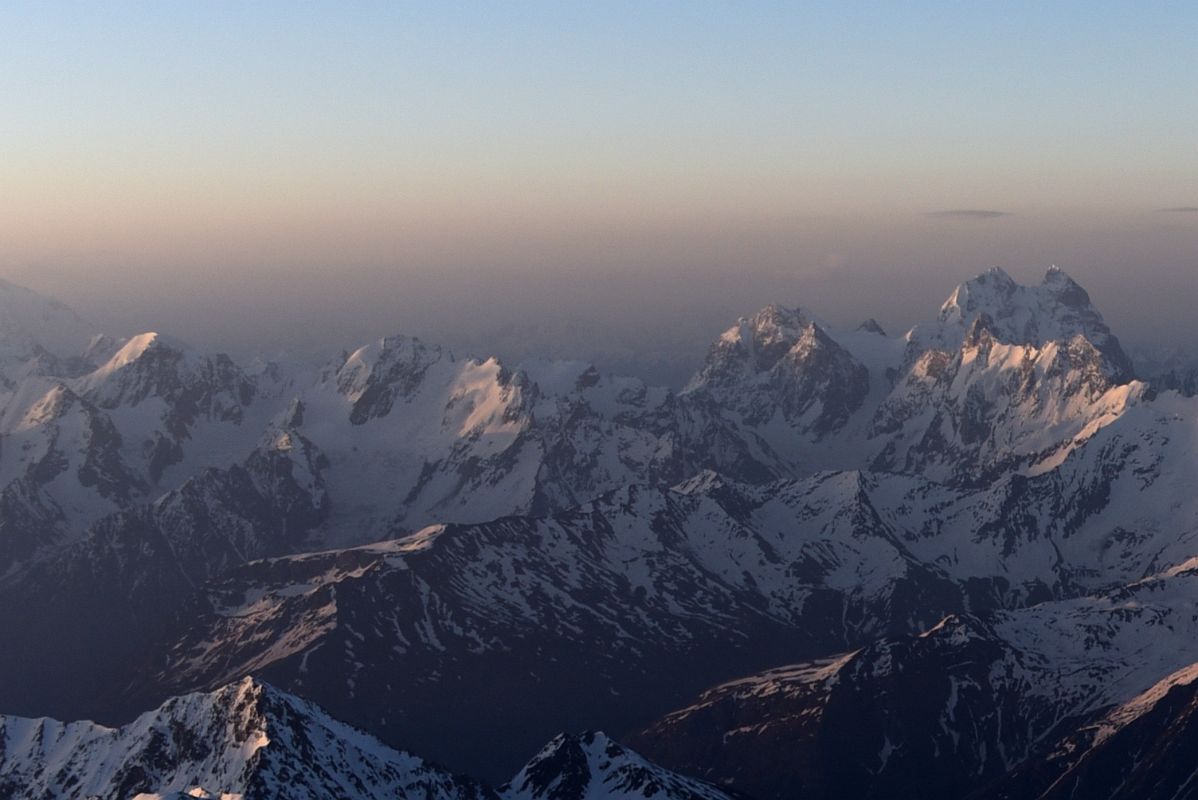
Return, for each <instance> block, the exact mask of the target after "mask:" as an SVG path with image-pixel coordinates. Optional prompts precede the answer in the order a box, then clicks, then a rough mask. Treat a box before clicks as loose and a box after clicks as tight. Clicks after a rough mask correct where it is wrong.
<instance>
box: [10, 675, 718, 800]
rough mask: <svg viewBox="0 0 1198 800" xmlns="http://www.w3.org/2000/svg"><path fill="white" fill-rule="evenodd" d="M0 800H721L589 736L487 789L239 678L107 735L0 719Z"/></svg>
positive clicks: (83, 726) (550, 750)
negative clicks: (135, 799) (503, 783)
mask: <svg viewBox="0 0 1198 800" xmlns="http://www.w3.org/2000/svg"><path fill="white" fill-rule="evenodd" d="M0 796H2V797H4V798H6V800H128V798H133V797H140V798H144V800H150V798H155V800H163V799H164V798H169V799H170V800H189V799H190V798H237V799H238V800H278V799H279V798H287V800H342V799H345V800H348V799H349V798H353V800H383V799H384V798H386V800H649V798H653V799H654V800H730V796H729V795H728V794H726V793H724V792H722V791H720V790H719V789H717V788H716V787H714V786H712V785H710V784H707V783H704V782H702V781H698V780H694V779H691V778H686V777H683V776H681V775H678V774H675V773H673V772H670V771H669V770H666V769H662V768H661V767H659V766H657V765H655V764H652V763H650V762H649V761H647V760H645V759H644V758H641V757H640V756H638V755H637V754H636V753H634V752H632V751H631V750H628V749H626V748H624V747H622V746H621V745H620V744H618V743H617V742H615V741H614V740H612V739H610V738H608V737H607V736H606V735H605V734H602V733H586V734H583V735H581V736H577V737H574V736H559V737H557V738H555V739H554V740H553V741H552V742H550V743H549V744H547V745H546V746H545V747H544V748H542V749H541V751H540V752H539V753H538V754H537V755H536V756H535V757H534V758H533V759H532V760H531V761H529V762H528V764H527V765H526V766H525V767H524V768H523V769H522V770H521V771H520V772H519V774H517V775H516V777H515V778H513V779H512V780H511V781H510V783H508V784H507V785H506V786H505V787H504V788H503V789H501V790H500V792H496V791H494V790H493V789H491V788H490V787H489V786H487V785H486V784H484V783H481V782H479V781H476V780H473V779H471V778H467V777H463V776H458V775H453V774H450V773H449V772H447V771H445V770H444V769H441V768H440V767H437V766H435V765H433V764H430V763H429V762H427V761H425V760H424V759H422V758H420V757H418V756H415V755H412V754H410V753H406V752H402V751H397V750H394V749H392V748H390V747H388V746H386V745H384V744H383V743H382V742H380V741H379V740H378V739H375V738H374V737H373V736H370V735H369V734H367V733H364V732H363V731H360V730H358V729H356V728H353V727H351V726H349V725H346V724H344V723H342V722H338V721H337V720H335V719H333V718H332V717H330V716H329V715H328V714H327V713H325V712H324V711H323V710H322V709H320V708H319V707H317V706H315V705H313V704H312V703H310V702H308V701H306V700H301V699H300V698H298V697H295V696H293V695H290V694H287V693H285V692H280V691H278V690H277V689H274V688H272V687H271V686H269V685H267V684H265V683H262V682H261V681H258V680H256V679H254V678H249V677H247V678H243V679H241V680H239V681H237V682H235V683H231V684H229V685H226V686H223V687H221V688H219V689H217V690H215V691H212V692H208V693H193V694H187V695H181V696H177V697H173V698H171V699H169V700H167V701H166V702H165V703H163V704H162V705H161V706H159V707H158V708H157V709H155V710H153V711H149V712H146V713H144V714H142V715H141V716H139V717H137V719H135V720H133V721H132V722H130V723H128V724H126V725H123V726H121V727H119V728H107V727H103V726H101V725H97V724H95V723H93V722H69V723H63V722H57V721H55V720H52V719H46V718H40V719H27V718H21V717H12V716H2V715H0Z"/></svg>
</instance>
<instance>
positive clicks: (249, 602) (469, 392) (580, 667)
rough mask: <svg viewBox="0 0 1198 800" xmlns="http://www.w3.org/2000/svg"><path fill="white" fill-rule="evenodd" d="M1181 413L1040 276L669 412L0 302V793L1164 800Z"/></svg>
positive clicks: (399, 363) (1056, 277) (1180, 620)
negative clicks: (127, 329) (249, 360)
mask: <svg viewBox="0 0 1198 800" xmlns="http://www.w3.org/2000/svg"><path fill="white" fill-rule="evenodd" d="M1170 374H1171V375H1172V376H1173V378H1176V374H1177V373H1176V371H1174V372H1172V373H1170ZM1179 389H1180V390H1181V391H1179ZM1184 389H1185V386H1184V382H1181V383H1179V382H1178V381H1176V380H1172V379H1162V378H1157V377H1156V376H1154V375H1153V374H1150V373H1149V372H1148V371H1146V369H1145V368H1144V367H1142V366H1140V365H1137V364H1136V363H1134V362H1133V360H1132V359H1131V358H1130V357H1129V356H1128V354H1127V353H1126V352H1125V351H1124V349H1123V347H1122V346H1121V345H1120V343H1119V340H1118V339H1117V338H1116V337H1115V335H1114V334H1113V333H1112V332H1111V331H1110V330H1109V328H1108V327H1107V326H1106V324H1105V323H1104V322H1103V319H1102V317H1101V315H1100V314H1099V313H1098V311H1097V310H1095V309H1094V307H1093V306H1092V305H1091V302H1090V299H1089V297H1088V296H1087V294H1086V292H1085V291H1084V290H1083V289H1082V288H1081V287H1080V286H1078V284H1077V283H1075V282H1074V281H1073V280H1072V279H1070V278H1069V277H1068V276H1067V275H1066V274H1065V273H1064V272H1062V271H1060V270H1057V269H1055V268H1054V269H1052V270H1050V271H1049V272H1048V274H1047V275H1046V276H1045V278H1044V280H1043V282H1042V283H1041V284H1039V285H1036V286H1023V285H1020V284H1018V283H1016V282H1015V281H1014V280H1012V279H1011V278H1010V277H1009V276H1008V275H1006V274H1005V273H1004V272H1002V271H1001V270H997V269H996V270H992V271H990V272H987V273H985V274H983V275H980V276H978V277H977V278H975V279H973V280H971V281H968V282H966V283H964V284H962V285H961V286H959V287H957V289H956V290H955V291H954V292H953V293H952V295H951V296H950V297H949V299H948V300H947V301H946V302H945V303H944V304H943V305H942V306H941V308H940V311H939V314H938V315H937V316H936V317H935V318H934V319H933V320H932V321H930V322H927V323H922V324H919V325H917V326H915V327H914V328H912V329H911V330H910V331H909V332H907V333H906V334H905V335H903V336H898V337H891V336H888V335H887V334H886V333H885V332H884V331H883V330H882V329H881V328H880V327H879V326H878V325H877V323H874V322H872V321H870V322H867V323H865V324H863V325H862V326H860V327H859V328H858V329H856V330H848V331H842V330H836V329H834V328H832V327H829V326H827V325H825V324H823V323H822V322H820V321H819V320H818V318H817V317H815V316H814V315H812V314H811V313H809V312H808V311H807V310H806V309H794V308H784V307H780V306H769V307H767V308H765V309H763V310H762V311H760V312H758V313H757V314H755V315H753V316H751V317H747V318H744V319H741V320H739V321H737V322H736V324H735V325H733V326H732V327H731V328H729V329H728V330H727V331H725V332H724V333H723V334H722V335H720V336H719V338H718V339H716V341H715V342H714V344H712V345H711V348H710V350H709V352H708V355H707V358H706V361H705V362H704V364H703V366H702V368H701V369H700V370H699V371H698V372H697V374H696V375H695V376H694V378H693V379H692V380H691V381H690V383H689V384H688V385H687V386H686V387H685V388H684V389H682V390H681V391H672V390H669V389H666V388H662V387H654V386H649V385H646V384H645V383H643V382H642V381H639V380H635V379H631V378H622V377H617V376H612V375H607V374H604V373H602V372H600V371H598V370H597V369H595V368H594V367H593V366H590V365H588V364H583V363H575V362H547V361H546V362H532V363H526V364H521V365H518V366H515V367H512V366H508V365H505V364H503V363H501V362H500V361H499V360H497V359H495V358H489V359H476V358H460V357H457V356H455V355H453V354H451V353H450V352H448V351H446V350H444V349H442V348H439V347H437V346H436V345H433V344H429V343H425V342H422V341H420V340H417V339H414V338H409V337H404V336H395V337H389V338H385V339H381V340H379V341H377V342H374V343H371V344H368V345H366V346H363V347H361V348H359V349H357V350H355V351H353V352H346V353H342V354H340V355H338V356H337V357H335V358H333V359H331V360H330V361H329V363H328V364H327V365H325V366H324V367H323V368H319V369H307V368H300V367H293V366H288V365H283V364H275V363H266V364H255V365H253V366H248V365H244V364H238V363H236V362H235V361H234V360H233V359H231V358H229V357H227V356H224V355H212V354H205V353H200V352H196V351H194V350H192V349H190V348H188V347H186V346H185V345H182V344H180V343H178V342H175V341H173V340H171V339H169V338H167V337H164V336H159V335H156V334H143V335H140V336H135V337H132V338H129V339H124V340H119V339H111V338H107V337H103V336H89V332H88V331H87V327H86V325H84V324H83V323H82V322H80V321H79V320H78V318H76V317H75V316H74V314H73V313H72V312H71V311H70V310H69V309H67V308H66V307H64V306H62V305H60V304H57V303H55V302H53V301H49V300H46V299H45V298H41V297H39V296H37V295H34V294H33V293H31V292H28V291H27V290H23V289H20V288H18V287H14V286H11V285H3V286H0V642H2V643H3V646H2V647H0V710H3V711H4V712H7V713H10V714H12V715H13V716H9V717H2V718H0V793H4V794H5V796H13V797H21V798H26V797H28V798H35V797H36V798H42V797H54V798H59V797H62V798H84V797H112V798H123V797H132V796H135V795H137V794H139V793H143V794H148V795H159V796H164V797H166V796H181V793H190V796H208V795H211V796H217V797H219V796H221V794H222V793H225V794H229V793H233V794H241V795H243V796H245V797H246V798H249V797H279V796H286V797H313V798H315V797H421V798H426V797H430V798H432V797H435V798H498V797H502V798H504V799H505V800H517V799H519V800H525V798H529V799H530V800H531V799H532V798H546V800H548V799H550V798H552V799H553V800H572V799H574V798H577V799H578V800H583V799H584V798H585V799H586V800H598V799H599V798H624V797H629V798H632V797H636V798H640V797H645V798H648V797H655V798H726V797H730V796H738V797H744V796H748V797H756V798H758V800H767V798H834V797H879V798H881V797H944V798H957V797H976V798H1022V797H1052V798H1057V797H1079V798H1080V797H1086V798H1093V797H1100V798H1101V797H1109V798H1119V797H1129V798H1130V797H1137V798H1139V797H1162V798H1163V797H1193V796H1198V775H1196V774H1195V771H1196V770H1198V761H1195V759H1194V757H1193V755H1194V753H1195V747H1198V733H1196V731H1198V727H1196V726H1195V720H1196V719H1198V714H1196V713H1195V711H1194V709H1195V708H1198V699H1196V692H1198V680H1196V679H1198V492H1195V488H1196V486H1198V466H1196V460H1195V454H1196V453H1198V399H1196V398H1194V397H1192V396H1189V393H1187V392H1186V391H1184ZM43 715H48V716H49V717H54V718H58V719H65V720H76V719H96V720H99V722H55V721H53V720H52V719H47V718H46V717H45V716H43ZM35 717H36V718H35ZM584 730H585V731H589V732H588V733H584V734H570V733H565V734H563V733H561V732H562V731H567V732H569V731H584ZM599 730H603V731H607V733H600V732H598V731H599ZM613 736H614V737H615V738H612V737H613ZM617 740H619V741H617ZM546 742H548V744H546ZM630 747H631V748H633V749H629V748H630ZM634 750H635V752H634ZM411 752H415V753H419V754H420V755H419V756H414V755H409V753H411ZM638 753H639V754H638ZM530 754H535V755H534V756H533V757H532V760H531V761H529V760H528V759H529V756H530ZM426 758H431V759H433V760H434V761H435V762H438V763H444V764H447V765H450V766H451V767H452V769H453V770H460V771H461V772H463V773H467V774H471V775H475V776H478V779H474V778H464V777H455V776H454V775H453V774H451V773H450V772H448V771H446V770H445V769H443V768H441V767H438V766H435V765H434V763H433V762H429V761H425V760H424V759H426ZM522 765H523V766H522ZM512 776H515V777H512ZM505 781H506V782H505ZM717 787H718V788H717Z"/></svg>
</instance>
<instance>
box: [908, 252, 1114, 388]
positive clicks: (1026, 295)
mask: <svg viewBox="0 0 1198 800" xmlns="http://www.w3.org/2000/svg"><path fill="white" fill-rule="evenodd" d="M982 315H986V316H987V317H989V319H990V320H991V329H992V332H993V333H994V335H995V338H997V339H998V340H999V341H1001V342H1005V343H1007V344H1023V345H1034V346H1037V347H1040V346H1043V345H1044V344H1046V343H1048V342H1053V341H1058V342H1059V341H1068V340H1070V339H1072V338H1073V337H1075V336H1078V335H1081V336H1083V337H1085V338H1086V339H1088V340H1089V341H1090V342H1091V343H1092V344H1093V345H1094V346H1095V347H1096V348H1097V349H1098V350H1099V351H1100V352H1101V353H1102V354H1103V357H1104V359H1105V364H1106V366H1107V368H1108V369H1109V371H1110V377H1111V378H1113V379H1115V380H1122V381H1125V380H1127V379H1129V378H1131V376H1132V373H1133V370H1132V366H1131V359H1129V358H1128V357H1127V354H1126V353H1125V352H1124V351H1123V348H1122V346H1121V345H1120V344H1119V340H1118V339H1117V338H1116V337H1115V336H1114V334H1112V333H1111V330H1110V328H1108V327H1107V325H1106V322H1104V321H1103V319H1102V315H1101V314H1099V313H1098V311H1097V309H1095V308H1094V306H1093V305H1091V303H1090V296H1089V294H1087V293H1086V290H1085V289H1083V288H1082V287H1081V286H1079V285H1078V284H1077V282H1076V281H1074V280H1073V279H1072V278H1070V277H1069V276H1068V275H1067V274H1065V272H1064V271H1063V270H1061V269H1058V268H1057V267H1051V268H1050V269H1049V270H1048V272H1047V273H1046V274H1045V276H1044V280H1043V281H1042V282H1041V283H1040V284H1039V285H1038V286H1024V285H1021V284H1019V283H1016V282H1015V280H1014V279H1013V278H1011V276H1010V275H1008V274H1007V273H1006V272H1004V271H1003V270H1002V269H1000V268H998V267H995V268H994V269H991V270H990V271H989V272H985V273H982V274H981V275H979V276H977V277H976V278H974V279H972V280H969V281H966V282H965V283H963V284H961V285H960V286H958V287H957V288H956V290H955V291H954V292H953V293H952V294H951V295H950V296H949V298H948V300H946V301H945V302H944V305H943V306H941V308H940V314H939V316H938V317H937V319H936V321H935V322H933V323H925V324H922V325H917V326H915V327H914V328H912V329H911V331H910V332H909V333H908V334H907V338H908V340H909V341H910V343H911V345H912V349H913V351H917V352H922V351H924V350H928V349H933V348H934V349H938V350H945V351H952V350H955V349H957V348H958V347H959V346H960V345H961V343H962V342H963V341H964V339H965V336H966V334H967V332H968V331H969V329H970V326H972V325H973V323H974V321H975V320H977V319H978V318H979V317H980V316H982Z"/></svg>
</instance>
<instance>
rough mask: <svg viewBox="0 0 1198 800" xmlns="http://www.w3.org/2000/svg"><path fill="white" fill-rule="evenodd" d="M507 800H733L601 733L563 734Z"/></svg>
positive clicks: (510, 788)
mask: <svg viewBox="0 0 1198 800" xmlns="http://www.w3.org/2000/svg"><path fill="white" fill-rule="evenodd" d="M500 793H501V795H502V796H503V800H649V798H655V799H656V800H730V797H729V795H728V794H726V793H725V792H723V791H721V790H720V789H718V788H717V787H715V786H713V785H712V784H709V783H705V782H703V781H699V780H695V779H694V778H686V777H683V776H681V775H678V774H677V773H673V772H670V771H669V770H666V769H663V768H662V767H659V766H657V765H656V764H653V763H651V762H649V761H648V760H646V759H644V758H642V757H641V756H639V755H637V754H636V753H634V752H633V751H632V750H629V749H628V748H626V747H624V746H623V745H621V744H620V743H618V742H616V741H615V740H614V739H612V738H611V737H609V736H608V735H607V734H605V733H603V732H601V731H588V732H586V733H583V734H580V735H578V736H571V735H568V734H560V735H558V736H557V737H555V738H554V739H553V740H552V741H551V742H549V744H547V745H545V747H544V748H543V749H542V750H541V752H539V753H537V755H536V756H534V757H533V758H532V760H531V761H529V762H528V763H527V764H526V765H525V766H524V768H523V769H521V770H520V772H519V773H518V774H517V775H516V777H515V778H513V779H512V780H511V782H510V783H509V784H508V785H507V786H504V787H503V788H501V789H500Z"/></svg>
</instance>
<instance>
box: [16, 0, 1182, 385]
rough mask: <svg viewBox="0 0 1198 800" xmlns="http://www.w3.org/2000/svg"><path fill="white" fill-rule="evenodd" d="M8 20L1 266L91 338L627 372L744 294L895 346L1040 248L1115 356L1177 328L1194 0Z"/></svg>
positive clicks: (1176, 333) (734, 305) (181, 11)
mask: <svg viewBox="0 0 1198 800" xmlns="http://www.w3.org/2000/svg"><path fill="white" fill-rule="evenodd" d="M5 22H6V24H5V25H4V29H3V30H4V32H3V33H0V44H3V46H4V50H5V52H6V54H7V55H8V61H9V63H10V64H11V67H10V68H9V69H8V70H5V71H4V72H3V74H0V96H3V97H4V98H5V100H6V118H7V119H8V120H11V121H12V122H10V124H8V125H4V126H0V148H2V151H3V152H4V153H5V156H4V158H3V159H0V185H2V186H3V187H4V190H3V196H4V198H5V201H6V203H5V205H6V213H5V214H4V215H0V275H2V276H4V277H7V278H9V279H11V280H13V281H15V282H18V283H21V284H23V285H27V286H30V287H31V288H34V289H36V290H39V291H43V292H46V293H49V294H52V295H54V296H57V297H60V298H62V299H63V300H65V301H67V302H68V303H70V304H71V305H72V306H74V307H75V308H77V309H78V310H79V311H80V313H82V314H84V315H85V316H87V317H88V318H90V319H92V320H93V321H95V322H96V324H97V325H98V326H99V327H101V328H103V329H105V330H114V331H118V332H128V331H135V330H144V329H163V330H168V331H170V332H172V333H174V334H175V335H178V336H180V337H182V338H184V339H187V340H190V341H194V342H196V343H197V344H200V345H203V346H211V347H217V348H221V349H229V350H242V351H244V350H246V349H247V348H250V349H256V350H261V351H264V352H270V351H271V350H275V349H279V348H282V347H284V346H287V347H292V348H298V349H300V350H311V351H318V352H325V351H327V350H328V349H329V347H330V346H337V347H341V346H352V345H353V344H354V343H357V342H361V341H365V340H368V339H371V338H374V337H377V336H381V335H384V334H387V333H393V332H402V333H411V334H415V335H419V336H422V337H426V338H429V339H432V340H436V341H441V342H444V343H446V344H447V345H449V346H451V347H453V348H455V349H458V350H465V351H470V352H477V353H490V352H498V353H499V354H500V355H504V356H507V357H509V358H520V357H522V356H524V355H528V354H530V353H533V352H537V353H544V354H545V355H549V356H556V357H562V356H571V357H578V358H585V359H592V360H596V361H598V362H600V363H603V364H604V365H605V366H609V367H612V368H619V369H623V370H625V371H632V372H636V373H638V374H642V375H646V376H648V375H652V374H654V372H655V371H658V370H661V369H666V370H667V371H669V370H670V369H673V368H672V367H663V366H662V365H663V364H667V365H668V364H673V363H676V362H678V361H679V360H681V361H683V362H686V361H687V359H690V363H692V364H693V362H694V361H696V360H697V359H698V358H699V357H700V356H701V355H702V351H703V348H704V347H705V346H706V344H707V342H709V341H710V339H711V338H712V337H713V336H714V335H715V334H716V333H718V332H719V331H720V330H722V329H723V328H724V327H726V326H727V325H728V324H729V323H730V322H731V321H732V320H734V319H735V318H736V317H738V316H741V315H744V314H748V313H752V312H753V311H754V310H756V309H758V308H760V307H761V306H763V305H765V304H767V303H770V302H777V303H782V304H787V305H801V306H804V307H809V308H810V309H812V310H813V311H814V312H815V313H817V314H819V315H822V316H823V317H825V318H827V319H828V320H829V321H831V322H833V323H835V324H840V325H855V324H857V322H859V321H860V320H861V319H863V318H865V317H875V318H877V319H878V320H879V321H880V322H881V323H882V324H883V325H884V326H885V327H886V328H887V329H889V330H891V331H892V332H895V331H899V330H902V329H904V328H905V327H906V326H908V325H910V324H912V323H913V322H915V321H917V320H920V319H925V318H927V317H928V316H930V315H932V314H933V313H935V310H936V307H937V306H938V304H939V303H940V301H941V300H943V298H944V297H945V296H946V295H947V294H948V292H949V291H951V289H952V287H953V286H954V285H955V284H957V283H959V282H960V281H962V280H965V279H967V278H969V277H971V276H972V275H974V274H976V273H978V272H980V271H982V270H985V269H987V268H988V267H990V266H994V265H998V266H1001V267H1003V268H1005V269H1007V270H1008V271H1009V272H1011V273H1012V275H1014V276H1015V277H1016V278H1017V279H1019V280H1022V281H1038V280H1039V278H1040V275H1041V274H1042V273H1043V271H1044V269H1046V268H1047V267H1048V266H1049V265H1050V264H1057V265H1059V266H1061V267H1062V268H1064V269H1066V270H1067V271H1068V272H1070V274H1072V275H1074V276H1075V277H1076V278H1077V280H1079V281H1080V282H1081V283H1082V284H1083V285H1084V286H1085V287H1086V288H1087V289H1088V290H1089V291H1090V292H1091V294H1092V295H1093V299H1094V301H1095V303H1096V305H1097V306H1098V307H1099V308H1100V309H1101V310H1102V311H1103V313H1104V314H1105V315H1106V317H1107V319H1108V321H1109V323H1110V324H1111V326H1112V328H1113V329H1114V330H1115V331H1116V332H1117V333H1118V334H1119V335H1120V336H1121V337H1123V338H1124V339H1126V340H1128V341H1129V342H1132V343H1146V342H1161V343H1163V344H1173V345H1179V346H1188V344H1189V342H1192V341H1195V340H1198V322H1196V321H1195V315H1194V314H1193V313H1192V308H1193V307H1194V305H1195V303H1196V302H1198V280H1195V276H1196V275H1198V151H1196V150H1195V148H1194V137H1193V134H1194V131H1195V130H1196V129H1198V93H1195V92H1193V87H1192V78H1193V76H1194V75H1195V74H1198V53H1196V50H1195V48H1193V46H1192V43H1193V35H1194V34H1195V33H1196V32H1198V12H1196V11H1194V10H1193V9H1177V10H1166V9H1164V8H1155V9H1153V8H1144V7H1142V6H1135V5H1130V4H1115V3H1111V4H1101V5H1097V6H1095V5H1086V6H1081V5H1077V6H1073V5H1070V4H1054V5H1053V6H1051V7H1047V6H1043V5H1041V4H1031V3H1028V4H1017V5H1006V6H1004V7H1002V8H999V7H993V8H989V7H980V6H959V5H942V4H931V3H920V4H914V5H910V6H904V7H901V8H900V7H898V6H895V5H889V4H888V5H884V6H875V7H864V6H863V7H857V8H846V7H843V6H840V5H833V4H827V5H825V4H813V5H804V6H802V7H795V6H792V5H790V4H765V5H761V6H757V7H755V8H754V9H753V12H752V13H750V12H748V11H743V10H738V9H734V8H732V7H730V6H726V5H720V4H702V3H700V4H691V3H687V4H656V5H654V6H652V7H645V6H642V5H639V4H610V5H608V4H605V5H604V6H603V7H593V8H587V7H581V8H580V7H570V8H566V7H563V6H560V5H557V4H552V3H531V4H520V5H511V6H492V5H487V4H467V5H464V6H456V7H454V8H452V9H447V8H438V7H434V8H414V7H406V8H396V7H392V6H389V5H387V4H366V5H363V6H361V7H359V10H358V13H356V14H354V15H352V16H351V15H343V14H341V13H339V12H338V10H337V9H335V8H316V7H306V8H302V9H296V8H293V7H291V6H289V5H284V4H274V3H261V4H254V5H252V6H249V5H244V4H220V3H218V4H206V5H205V7H204V9H203V10H200V9H189V8H187V7H186V6H167V5H164V6H160V7H154V8H145V7H141V6H133V5H127V4H114V5H111V6H107V5H106V6H105V7H104V8H102V9H101V8H100V7H94V8H92V7H73V8H69V9H68V8H66V7H57V6H53V5H38V6H32V7H29V8H26V9H24V10H10V11H8V12H6V13H5ZM17 121H19V124H15V123H16V122H17ZM666 379H667V380H670V381H673V382H676V381H677V380H678V374H677V370H676V369H675V371H674V372H670V374H669V375H668V376H667V378H666Z"/></svg>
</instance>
